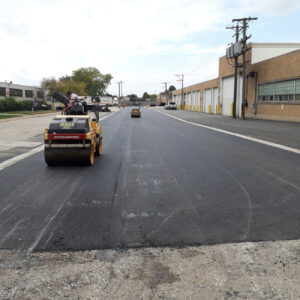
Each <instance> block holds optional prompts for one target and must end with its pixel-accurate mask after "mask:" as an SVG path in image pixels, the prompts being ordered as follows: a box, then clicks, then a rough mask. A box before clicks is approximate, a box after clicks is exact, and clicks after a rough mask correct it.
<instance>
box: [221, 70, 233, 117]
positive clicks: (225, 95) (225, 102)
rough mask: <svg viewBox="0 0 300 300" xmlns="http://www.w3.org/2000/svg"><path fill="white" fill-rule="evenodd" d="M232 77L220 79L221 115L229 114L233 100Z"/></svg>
mask: <svg viewBox="0 0 300 300" xmlns="http://www.w3.org/2000/svg"><path fill="white" fill-rule="evenodd" d="M233 89H234V77H233V76H231V77H226V78H223V79H222V111H223V115H225V116H231V105H232V102H233Z"/></svg>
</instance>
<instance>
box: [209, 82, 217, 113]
mask: <svg viewBox="0 0 300 300" xmlns="http://www.w3.org/2000/svg"><path fill="white" fill-rule="evenodd" d="M217 105H218V89H217V88H214V89H213V98H212V108H211V112H212V113H213V114H216V113H217V107H216V106H217Z"/></svg>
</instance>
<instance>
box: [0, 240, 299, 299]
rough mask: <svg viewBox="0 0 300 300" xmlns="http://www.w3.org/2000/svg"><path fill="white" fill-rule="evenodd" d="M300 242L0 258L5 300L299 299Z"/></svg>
mask: <svg viewBox="0 0 300 300" xmlns="http://www.w3.org/2000/svg"><path fill="white" fill-rule="evenodd" d="M299 256H300V241H299V240H297V241H279V242H260V243H240V244H223V245H214V246H199V247H185V248H168V247H166V248H139V249H129V250H114V249H111V250H94V251H83V252H82V251H80V252H52V253H51V252H40V253H31V254H27V253H25V252H15V251H6V250H1V251H0V274H1V276H0V287H1V288H0V298H1V299H66V298H67V299H299V297H300V284H299V278H300V268H299Z"/></svg>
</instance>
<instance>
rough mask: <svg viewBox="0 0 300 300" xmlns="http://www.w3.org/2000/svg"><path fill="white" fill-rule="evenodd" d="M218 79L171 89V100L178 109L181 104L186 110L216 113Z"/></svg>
mask: <svg viewBox="0 0 300 300" xmlns="http://www.w3.org/2000/svg"><path fill="white" fill-rule="evenodd" d="M218 84H219V79H218V78H215V79H212V80H209V81H205V82H201V83H198V84H195V85H192V86H189V87H186V88H184V89H183V98H182V91H181V89H179V90H176V91H173V101H174V102H175V103H176V105H177V107H178V109H180V107H181V106H182V107H183V109H185V110H187V111H199V112H206V113H214V114H216V113H217V110H218Z"/></svg>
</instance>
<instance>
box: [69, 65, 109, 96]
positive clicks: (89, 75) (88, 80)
mask: <svg viewBox="0 0 300 300" xmlns="http://www.w3.org/2000/svg"><path fill="white" fill-rule="evenodd" d="M112 78H113V77H112V75H111V74H102V73H100V71H99V70H98V69H97V68H94V67H89V68H80V69H78V70H75V71H73V75H72V80H73V81H75V82H84V83H85V86H86V88H85V91H86V93H87V94H88V95H89V96H93V97H95V96H97V95H102V94H104V92H105V90H106V88H107V87H108V85H109V84H110V82H111V80H112Z"/></svg>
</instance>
